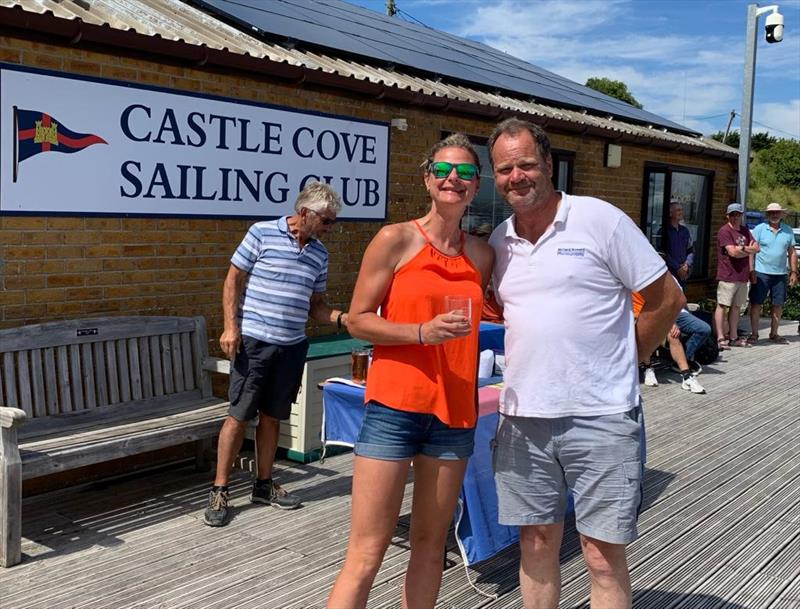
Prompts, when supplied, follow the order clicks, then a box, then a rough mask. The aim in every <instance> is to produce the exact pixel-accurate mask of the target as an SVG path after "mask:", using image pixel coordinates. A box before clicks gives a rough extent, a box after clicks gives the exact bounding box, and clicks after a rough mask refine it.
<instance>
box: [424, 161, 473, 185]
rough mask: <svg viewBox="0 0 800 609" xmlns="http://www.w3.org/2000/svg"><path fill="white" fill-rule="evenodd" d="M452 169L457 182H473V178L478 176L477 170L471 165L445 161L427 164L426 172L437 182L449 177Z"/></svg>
mask: <svg viewBox="0 0 800 609" xmlns="http://www.w3.org/2000/svg"><path fill="white" fill-rule="evenodd" d="M453 167H455V169H456V175H457V176H458V179H459V180H468V181H469V180H474V179H475V176H477V175H478V168H477V167H476V166H475V165H473V164H472V163H455V164H453V163H448V162H446V161H436V162H431V163H428V171H429V172H430V173H431V174H432V175H433V177H434V178H436V179H438V180H441V179H443V178H446V177H447V176H449V175H450V172H451V171H453Z"/></svg>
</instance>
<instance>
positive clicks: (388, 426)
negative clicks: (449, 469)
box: [353, 401, 475, 461]
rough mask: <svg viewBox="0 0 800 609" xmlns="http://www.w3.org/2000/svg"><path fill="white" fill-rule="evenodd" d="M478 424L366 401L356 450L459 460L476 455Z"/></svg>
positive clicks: (392, 457) (377, 455) (388, 456)
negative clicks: (466, 425) (455, 423)
mask: <svg viewBox="0 0 800 609" xmlns="http://www.w3.org/2000/svg"><path fill="white" fill-rule="evenodd" d="M474 445H475V428H474V427H469V428H458V427H448V426H447V425H445V424H444V423H442V422H441V421H440V420H439V419H437V418H436V417H435V416H434V415H432V414H422V413H418V412H406V411H405V410H395V409H394V408H389V407H388V406H384V405H383V404H380V403H378V402H375V401H370V402H368V403H367V405H366V413H365V414H364V419H363V420H362V422H361V430H360V431H359V432H358V440H357V441H356V445H355V448H354V450H353V452H355V454H356V455H358V456H359V457H369V458H372V459H380V460H382V461H402V460H403V459H411V458H412V457H414V456H415V455H425V456H426V457H433V458H434V459H444V460H448V461H455V460H457V459H467V458H469V457H470V456H471V455H472V449H473V446H474Z"/></svg>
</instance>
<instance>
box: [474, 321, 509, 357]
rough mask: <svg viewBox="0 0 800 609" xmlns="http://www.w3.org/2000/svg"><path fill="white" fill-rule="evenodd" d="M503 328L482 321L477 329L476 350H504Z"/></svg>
mask: <svg viewBox="0 0 800 609" xmlns="http://www.w3.org/2000/svg"><path fill="white" fill-rule="evenodd" d="M504 341H505V328H504V327H503V324H495V323H492V322H489V321H482V322H481V325H480V327H479V328H478V348H479V349H480V350H481V351H483V350H484V349H495V350H501V351H502V350H503V349H505V342H504Z"/></svg>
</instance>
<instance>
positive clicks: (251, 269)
mask: <svg viewBox="0 0 800 609" xmlns="http://www.w3.org/2000/svg"><path fill="white" fill-rule="evenodd" d="M231 264H233V265H234V266H235V267H236V268H238V269H240V270H242V271H244V272H246V273H247V281H246V283H245V287H244V293H243V294H242V298H241V301H240V302H239V324H240V327H241V329H242V334H243V335H245V336H250V337H252V338H256V339H258V340H261V341H264V342H267V343H271V344H274V345H294V344H296V343H299V342H300V341H302V340H303V339H305V337H306V333H305V327H306V322H307V321H308V310H309V307H310V300H311V295H312V293H320V292H325V289H326V284H327V281H328V250H326V249H325V246H324V245H322V243H320V242H319V241H318V240H317V239H311V240H309V241H308V243H306V245H305V247H303V249H302V250H301V249H299V244H298V242H297V240H296V239H295V238H294V237H293V236H292V235H291V234H290V233H289V226H288V224H287V222H286V217H283V218H278V219H277V220H270V221H266V222H256V223H255V224H253V226H251V227H250V230H248V231H247V234H246V235H245V237H244V240H243V241H242V242H241V244H240V245H239V247H238V248H236V251H235V252H234V254H233V257H232V258H231Z"/></svg>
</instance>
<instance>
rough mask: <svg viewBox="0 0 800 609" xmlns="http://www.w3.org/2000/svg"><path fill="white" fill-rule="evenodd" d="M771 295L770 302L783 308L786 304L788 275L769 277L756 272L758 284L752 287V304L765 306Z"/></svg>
mask: <svg viewBox="0 0 800 609" xmlns="http://www.w3.org/2000/svg"><path fill="white" fill-rule="evenodd" d="M767 294H769V297H770V302H771V303H772V304H774V305H775V306H776V307H782V306H783V303H785V302H786V275H767V274H766V273H759V272H756V282H755V283H754V284H752V285H751V286H750V302H751V303H753V304H757V305H762V304H764V301H765V300H766V299H767Z"/></svg>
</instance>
